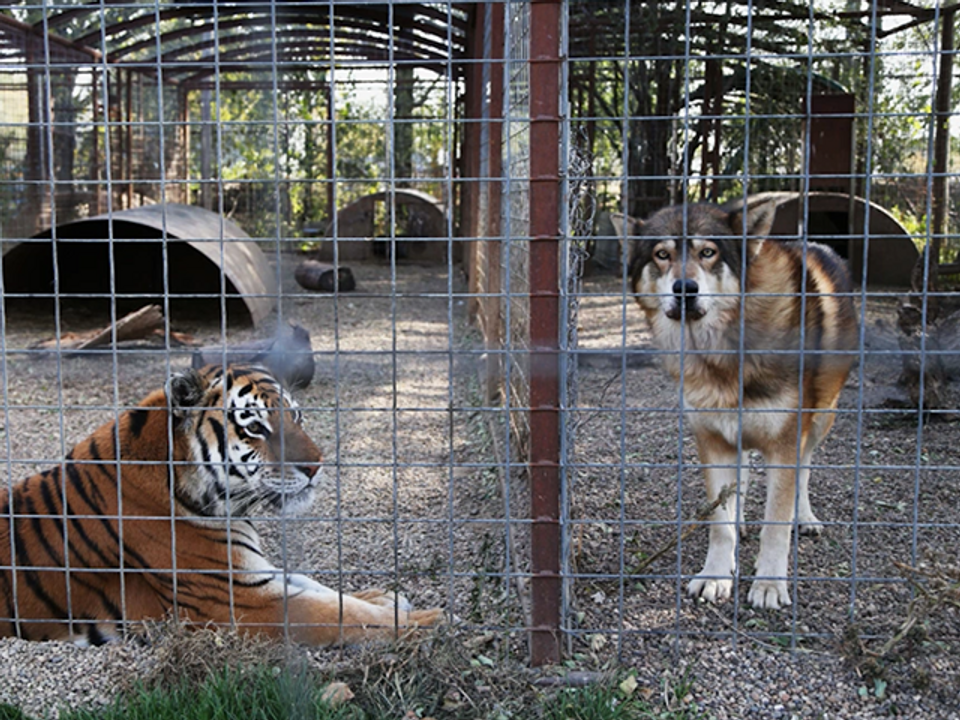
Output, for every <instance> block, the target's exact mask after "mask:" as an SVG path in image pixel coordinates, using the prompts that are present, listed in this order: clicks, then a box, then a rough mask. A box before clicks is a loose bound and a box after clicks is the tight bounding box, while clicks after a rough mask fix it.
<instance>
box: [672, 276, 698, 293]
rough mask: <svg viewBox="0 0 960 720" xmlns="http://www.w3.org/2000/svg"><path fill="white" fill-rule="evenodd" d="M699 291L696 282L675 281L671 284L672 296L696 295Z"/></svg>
mask: <svg viewBox="0 0 960 720" xmlns="http://www.w3.org/2000/svg"><path fill="white" fill-rule="evenodd" d="M699 290H700V286H699V285H697V281H696V280H677V281H676V282H675V283H673V294H674V295H687V297H689V296H691V295H696V294H697V292H698V291H699Z"/></svg>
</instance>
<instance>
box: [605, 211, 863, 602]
mask: <svg viewBox="0 0 960 720" xmlns="http://www.w3.org/2000/svg"><path fill="white" fill-rule="evenodd" d="M775 216H776V204H775V202H773V201H772V200H769V199H764V198H763V197H762V196H761V197H760V198H759V199H758V200H756V201H753V202H750V201H748V202H746V203H741V204H740V207H739V208H737V207H729V206H724V207H721V206H718V205H713V204H709V203H697V204H687V205H679V206H670V207H666V208H664V209H662V210H659V211H658V212H656V213H655V214H653V215H652V216H651V217H649V218H648V219H646V220H642V221H640V220H635V219H633V218H630V217H627V216H620V218H619V221H620V222H623V223H625V224H626V225H627V226H628V227H627V235H628V236H631V237H632V238H633V239H632V249H631V252H630V256H629V266H628V272H629V277H630V284H631V287H632V290H633V293H634V297H635V299H636V301H637V303H638V304H639V305H640V307H641V308H642V310H643V312H644V314H645V315H646V318H647V321H648V323H649V326H650V329H651V332H652V335H653V338H654V342H655V343H656V344H657V345H658V346H659V348H660V349H661V350H663V351H665V352H664V358H665V364H666V368H667V370H668V371H669V373H670V374H671V375H672V376H673V379H674V380H675V381H677V382H678V383H681V386H682V396H683V406H684V410H685V416H686V418H687V423H688V426H689V427H691V428H692V430H693V433H694V435H695V437H696V444H697V452H698V454H699V456H700V462H701V464H702V465H703V468H704V475H705V478H706V486H707V499H708V501H709V502H710V503H715V502H717V500H718V499H719V498H720V497H721V493H723V492H724V489H725V488H730V490H728V491H727V493H728V495H727V499H726V500H725V501H724V502H721V503H719V504H718V505H717V507H716V509H715V510H714V512H713V515H712V518H711V520H712V522H711V525H710V542H709V548H708V550H707V558H706V562H705V563H704V566H703V570H701V571H700V572H699V573H698V574H697V575H696V576H694V577H693V579H692V580H691V581H690V583H689V586H688V589H689V592H690V594H691V595H693V596H695V597H697V596H699V597H703V598H704V599H706V600H709V601H711V602H721V601H723V600H725V599H727V598H729V597H730V595H731V593H732V589H733V576H734V574H735V573H736V571H737V568H736V540H737V538H736V525H739V528H740V531H741V532H743V531H744V530H745V526H744V524H743V521H744V520H743V496H744V494H745V493H746V491H747V486H748V480H749V478H748V470H749V463H748V462H747V461H746V457H745V451H747V450H757V451H759V452H760V453H762V454H763V456H764V459H765V461H766V463H767V468H768V484H767V497H766V509H765V512H764V519H763V525H762V528H761V530H760V551H759V554H758V556H757V561H756V577H755V579H754V582H753V584H752V585H751V587H750V592H749V595H748V600H749V602H750V603H751V604H752V605H753V606H754V607H757V608H770V609H778V608H781V607H784V606H787V605H790V604H791V597H790V593H789V592H788V586H787V576H788V574H787V569H788V568H787V566H788V563H789V556H790V537H791V532H792V528H793V524H794V521H795V520H796V522H797V524H798V526H799V529H800V532H801V533H805V534H819V533H820V532H821V531H822V529H823V526H822V524H821V523H820V521H819V520H818V519H817V517H816V515H814V513H813V510H812V508H811V506H810V496H809V477H810V462H811V457H812V455H813V451H814V449H815V448H816V447H817V445H818V444H819V443H820V442H821V441H822V440H823V438H824V437H825V436H826V435H827V433H828V432H829V430H830V428H831V427H832V425H833V422H834V417H835V411H836V408H837V401H838V398H839V396H840V391H841V389H842V388H843V385H844V383H845V382H846V379H847V375H848V374H849V372H850V367H851V366H852V364H853V361H854V359H855V349H856V347H857V337H858V327H857V320H856V314H855V311H854V306H853V300H852V287H851V280H850V274H849V271H848V270H847V267H846V264H845V262H844V260H843V259H842V258H841V257H840V256H839V255H837V253H835V252H834V251H833V250H832V249H830V248H829V247H827V246H825V245H820V244H817V243H813V242H807V241H804V240H795V241H781V240H771V239H769V238H768V235H769V233H770V230H771V227H772V225H773V221H774V218H775ZM735 517H736V519H735Z"/></svg>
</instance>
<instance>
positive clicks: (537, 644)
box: [530, 0, 561, 665]
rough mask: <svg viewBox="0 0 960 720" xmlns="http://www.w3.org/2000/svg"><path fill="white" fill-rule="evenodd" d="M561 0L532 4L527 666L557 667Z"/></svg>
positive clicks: (546, 0) (558, 636) (536, 1)
mask: <svg viewBox="0 0 960 720" xmlns="http://www.w3.org/2000/svg"><path fill="white" fill-rule="evenodd" d="M560 10H561V3H560V0H533V2H531V4H530V495H531V507H530V510H531V520H532V527H531V571H532V573H533V577H532V580H531V615H532V617H531V625H532V627H531V629H530V661H531V664H533V665H546V664H550V663H555V662H558V661H559V660H560V589H561V588H560V367H559V338H560V327H559V325H560V284H559V256H560V253H559V249H560Z"/></svg>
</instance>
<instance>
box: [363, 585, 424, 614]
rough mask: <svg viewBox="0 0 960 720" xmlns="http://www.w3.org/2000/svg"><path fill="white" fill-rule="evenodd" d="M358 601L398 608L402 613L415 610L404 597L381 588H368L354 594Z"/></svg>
mask: <svg viewBox="0 0 960 720" xmlns="http://www.w3.org/2000/svg"><path fill="white" fill-rule="evenodd" d="M353 597H355V598H357V600H363V601H364V602H368V603H370V604H371V605H380V606H382V607H390V608H392V607H396V608H399V609H400V610H402V611H408V610H412V609H413V605H411V604H410V601H409V600H407V599H406V598H405V597H404V596H403V595H397V594H396V593H395V592H391V591H390V590H381V589H380V588H368V589H367V590H361V591H360V592H355V593H353Z"/></svg>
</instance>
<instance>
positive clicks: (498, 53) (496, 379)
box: [478, 3, 506, 405]
mask: <svg viewBox="0 0 960 720" xmlns="http://www.w3.org/2000/svg"><path fill="white" fill-rule="evenodd" d="M488 10H489V12H490V58H489V61H490V87H491V88H492V89H493V90H492V92H491V93H490V108H489V113H488V122H487V128H488V130H489V140H488V143H487V147H486V148H484V150H483V152H485V153H487V161H488V168H489V170H488V176H489V177H490V178H501V177H503V42H504V12H503V3H492V4H491V7H489V9H488ZM502 197H503V184H502V183H501V182H500V181H499V180H490V182H489V183H488V185H487V213H486V217H485V218H483V219H482V222H483V223H484V227H483V229H482V230H481V232H482V234H483V235H484V237H485V238H486V239H484V240H482V241H480V242H482V243H483V250H482V251H481V254H482V255H483V257H484V263H485V265H484V266H483V267H480V268H478V269H479V270H480V272H482V273H484V276H483V278H482V280H481V283H480V289H481V291H482V292H484V293H486V297H484V298H483V301H482V307H483V309H482V311H481V315H482V319H483V339H484V343H485V347H486V348H487V350H488V351H489V352H488V353H487V362H486V368H485V383H486V387H485V388H484V392H485V397H486V402H487V403H489V404H490V405H493V404H494V403H496V402H497V399H498V398H499V397H500V392H501V389H502V380H503V362H502V360H503V359H502V356H501V355H500V350H502V349H503V338H504V335H505V332H506V331H505V329H504V326H503V325H504V318H503V313H502V312H501V302H502V298H501V296H500V292H501V290H502V289H503V269H502V266H501V262H502V259H501V254H502V253H501V250H502V248H503V240H502V234H503V223H502V222H501V221H500V219H501V200H502Z"/></svg>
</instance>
